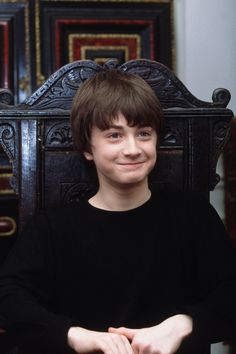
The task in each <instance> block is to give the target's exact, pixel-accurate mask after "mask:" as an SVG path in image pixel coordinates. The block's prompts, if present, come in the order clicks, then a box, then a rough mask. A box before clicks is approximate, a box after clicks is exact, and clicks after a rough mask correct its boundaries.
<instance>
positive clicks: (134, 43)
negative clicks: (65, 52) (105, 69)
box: [69, 34, 141, 62]
mask: <svg viewBox="0 0 236 354" xmlns="http://www.w3.org/2000/svg"><path fill="white" fill-rule="evenodd" d="M140 44H141V41H140V36H138V35H122V34H99V35H96V34H91V35H87V34H70V35H69V61H70V62H72V61H74V60H80V59H87V58H88V56H87V55H86V52H88V51H89V50H94V51H99V50H104V51H105V50H106V49H107V51H109V50H122V51H123V52H124V57H125V61H128V60H131V59H136V58H140Z"/></svg>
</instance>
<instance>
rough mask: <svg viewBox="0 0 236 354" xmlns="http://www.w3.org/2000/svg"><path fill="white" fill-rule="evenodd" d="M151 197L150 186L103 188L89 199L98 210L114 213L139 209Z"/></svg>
mask: <svg viewBox="0 0 236 354" xmlns="http://www.w3.org/2000/svg"><path fill="white" fill-rule="evenodd" d="M150 196H151V191H150V189H149V188H148V185H147V184H146V185H145V186H143V185H142V186H134V187H130V186H129V188H122V189H119V188H115V187H114V188H111V187H110V188H109V189H107V188H103V187H102V186H100V188H99V190H98V192H97V193H96V194H95V195H94V196H93V197H92V198H90V199H89V203H90V204H91V205H93V206H94V207H96V208H99V209H104V210H111V211H112V210H113V211H125V210H130V209H134V208H137V207H139V206H141V205H142V204H144V203H145V202H146V201H148V199H149V198H150Z"/></svg>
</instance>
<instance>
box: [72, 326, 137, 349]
mask: <svg viewBox="0 0 236 354" xmlns="http://www.w3.org/2000/svg"><path fill="white" fill-rule="evenodd" d="M68 344H69V346H70V347H71V348H72V349H73V350H74V351H75V352H76V353H80V354H83V353H94V352H103V353H104V354H133V350H132V348H131V345H130V343H129V341H128V339H127V338H126V337H125V336H123V335H122V334H116V333H108V332H95V331H89V330H87V329H84V328H81V327H71V328H70V329H69V331H68Z"/></svg>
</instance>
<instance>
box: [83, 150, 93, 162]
mask: <svg viewBox="0 0 236 354" xmlns="http://www.w3.org/2000/svg"><path fill="white" fill-rule="evenodd" d="M84 157H85V158H86V160H88V161H92V160H93V155H92V154H91V152H87V151H85V152H84Z"/></svg>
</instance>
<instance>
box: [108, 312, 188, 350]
mask: <svg viewBox="0 0 236 354" xmlns="http://www.w3.org/2000/svg"><path fill="white" fill-rule="evenodd" d="M191 332H192V319H191V317H189V316H187V315H175V316H172V317H169V318H167V319H166V320H165V321H163V322H161V323H160V324H159V325H157V326H154V327H149V328H142V329H130V328H125V327H120V328H112V327H110V328H109V333H117V334H121V335H124V336H126V337H127V338H128V339H129V340H130V342H131V346H132V349H133V352H134V354H152V353H155V354H173V353H176V351H177V350H178V348H179V347H180V345H181V343H182V341H183V339H184V338H185V337H186V336H188V335H189V334H190V333H191Z"/></svg>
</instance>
